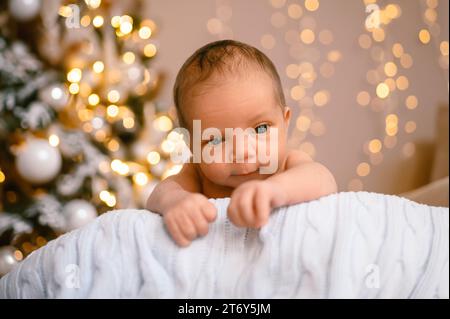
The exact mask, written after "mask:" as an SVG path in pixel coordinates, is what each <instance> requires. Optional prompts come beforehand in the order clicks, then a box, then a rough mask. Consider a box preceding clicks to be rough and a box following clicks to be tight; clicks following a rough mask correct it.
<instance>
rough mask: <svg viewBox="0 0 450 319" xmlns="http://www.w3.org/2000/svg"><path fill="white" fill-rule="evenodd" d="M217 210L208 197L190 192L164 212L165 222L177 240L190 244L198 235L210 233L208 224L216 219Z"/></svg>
mask: <svg viewBox="0 0 450 319" xmlns="http://www.w3.org/2000/svg"><path fill="white" fill-rule="evenodd" d="M216 216H217V210H216V207H215V206H214V204H213V203H211V202H209V201H208V198H206V196H204V195H202V194H198V193H188V194H187V195H186V196H184V197H183V198H182V199H181V200H179V201H177V203H176V204H174V205H173V206H172V207H170V209H169V210H167V212H165V213H164V214H163V219H164V223H165V224H166V227H167V229H168V231H169V233H170V235H171V236H172V238H173V239H174V240H175V242H176V243H177V244H178V245H179V246H182V247H185V246H189V244H190V243H191V241H193V240H194V239H195V238H197V237H198V236H205V235H206V234H207V233H208V228H209V226H208V224H209V223H211V222H213V221H214V220H215V219H216Z"/></svg>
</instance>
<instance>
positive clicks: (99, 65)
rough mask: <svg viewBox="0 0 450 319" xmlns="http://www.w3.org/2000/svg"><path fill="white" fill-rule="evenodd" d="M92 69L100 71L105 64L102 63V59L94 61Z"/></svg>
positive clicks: (96, 71)
mask: <svg viewBox="0 0 450 319" xmlns="http://www.w3.org/2000/svg"><path fill="white" fill-rule="evenodd" d="M92 69H93V70H94V72H95V73H101V72H103V70H104V69H105V65H104V64H103V62H102V61H95V62H94V64H93V65H92Z"/></svg>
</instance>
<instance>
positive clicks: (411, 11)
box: [146, 0, 448, 194]
mask: <svg viewBox="0 0 450 319" xmlns="http://www.w3.org/2000/svg"><path fill="white" fill-rule="evenodd" d="M392 2H394V3H396V4H398V5H400V7H401V9H402V15H401V16H400V18H398V19H395V20H393V21H392V22H391V23H390V24H389V25H388V26H387V29H386V30H387V32H386V38H385V40H384V41H383V42H381V43H378V44H377V45H378V46H379V47H380V48H381V49H383V50H385V52H386V54H387V55H386V59H385V62H387V61H390V60H393V57H392V56H391V55H392V54H391V47H392V45H393V44H394V43H395V42H400V43H401V44H402V45H403V47H404V48H405V51H406V52H407V53H409V54H410V55H411V56H412V58H413V61H414V64H413V66H412V68H410V69H403V68H402V67H400V66H399V73H398V75H405V76H407V77H408V79H409V83H410V86H409V89H408V90H406V91H403V92H400V91H398V90H397V91H396V92H394V93H393V94H392V96H391V99H389V100H388V101H387V102H386V103H385V106H384V109H383V110H382V111H380V112H375V111H373V110H372V109H371V107H370V106H365V107H362V106H360V105H358V104H357V102H356V95H357V93H358V92H359V91H362V90H366V91H368V92H370V94H371V95H372V96H373V95H374V94H375V87H376V86H375V85H371V84H369V83H368V82H367V80H366V72H367V71H368V70H369V69H371V68H372V69H373V68H376V67H377V65H379V64H380V63H378V62H375V61H374V60H373V59H372V58H371V53H370V50H371V49H369V50H366V49H363V48H361V47H360V46H359V45H358V37H359V36H360V35H361V34H362V33H367V32H366V31H365V29H364V21H365V19H366V16H367V14H366V13H365V6H364V2H363V1H362V0H320V7H319V9H318V10H317V11H315V12H307V11H306V10H305V9H304V6H303V5H304V1H293V0H289V1H287V2H286V4H285V5H284V6H283V7H282V8H279V9H276V8H274V7H273V6H272V5H271V2H270V0H264V1H262V0H261V1H258V0H246V1H237V0H234V1H217V2H216V1H212V0H190V1H174V0H173V1H167V0H147V3H146V5H147V8H146V15H147V16H148V17H150V18H152V19H154V20H155V22H156V23H157V25H158V26H159V28H160V29H159V33H158V34H157V35H156V37H155V40H156V41H157V43H158V45H159V54H158V55H157V57H156V58H155V60H154V64H153V66H154V67H155V69H157V70H159V71H162V72H164V73H165V74H166V82H165V84H164V87H163V90H162V92H161V94H160V96H159V99H158V100H159V102H161V103H163V104H166V105H170V104H171V103H172V96H171V90H172V85H173V81H174V78H175V76H176V73H177V71H178V69H179V67H180V66H181V64H182V63H183V62H184V60H185V59H186V58H187V57H188V56H189V55H190V54H191V53H192V52H193V51H194V50H195V49H197V48H198V47H200V46H201V45H203V44H205V43H207V42H210V41H214V40H217V39H219V38H220V36H218V35H213V34H210V33H209V32H208V29H207V21H208V20H209V19H211V18H214V17H216V7H217V6H218V4H219V5H220V4H223V5H228V6H231V8H232V17H231V19H230V20H228V21H227V23H226V25H227V26H228V27H230V29H231V30H232V32H233V38H234V39H236V40H240V41H243V42H247V43H249V44H252V45H254V46H256V47H258V48H260V49H261V50H262V51H263V52H265V53H266V54H267V55H268V56H269V57H270V58H271V59H272V60H273V61H274V63H275V65H276V66H277V68H278V70H279V72H280V75H281V78H282V82H283V85H284V87H285V90H286V93H287V94H286V97H287V100H288V103H289V105H290V106H291V107H292V109H293V111H294V114H293V115H294V116H293V122H291V132H292V134H293V135H295V134H296V132H295V131H296V130H297V129H296V128H295V119H296V118H297V116H298V115H299V114H300V111H301V110H302V109H305V108H304V107H303V108H302V107H300V106H299V102H298V101H294V100H293V99H292V98H291V97H290V94H289V91H290V89H291V88H292V87H293V86H294V85H296V82H297V80H293V79H290V78H288V76H287V75H286V71H285V69H286V66H287V65H289V64H291V63H297V64H298V63H301V62H302V61H304V60H305V58H301V59H299V58H294V57H292V56H291V55H290V48H291V45H290V44H288V43H287V42H286V41H285V33H286V32H287V31H288V30H297V31H301V30H302V27H301V26H302V24H303V25H304V24H306V25H309V24H311V23H312V22H313V24H314V23H315V26H313V27H314V31H315V33H316V41H315V42H314V43H313V44H312V45H309V46H308V45H305V46H304V48H303V49H304V50H305V51H302V52H304V53H305V52H308V48H309V49H311V48H313V49H316V50H317V51H316V52H314V51H312V52H310V53H312V56H311V57H310V59H311V61H310V62H311V63H313V65H314V67H315V69H316V73H317V74H318V77H317V79H316V81H315V82H314V85H313V86H312V88H311V89H308V90H306V96H309V97H312V96H313V95H314V93H315V92H316V91H318V90H327V91H329V92H330V101H329V103H328V104H327V105H325V106H323V107H317V106H313V107H312V111H313V114H314V118H315V119H317V120H319V121H321V122H322V123H323V124H324V125H325V127H326V132H325V134H324V135H323V136H313V135H311V134H307V135H306V136H305V137H304V139H303V140H301V141H295V140H292V141H293V142H294V144H295V145H296V146H297V147H298V146H299V145H300V144H301V143H303V142H305V141H306V142H310V143H312V144H313V145H314V147H315V159H316V160H317V161H319V162H321V163H323V164H324V165H326V166H327V167H328V168H329V169H330V170H331V171H332V172H334V174H335V176H336V179H337V181H338V185H339V188H340V190H341V191H345V190H348V189H349V188H348V184H349V181H350V180H352V179H354V178H358V176H357V174H356V166H357V165H358V164H359V163H360V162H365V161H367V162H370V159H369V157H368V155H367V154H366V153H365V152H364V151H363V144H364V143H365V142H367V141H369V140H371V139H373V138H380V139H381V140H383V137H384V123H385V117H386V115H387V114H389V113H395V114H397V116H398V118H399V133H398V135H397V136H398V142H397V146H396V147H395V148H393V149H387V148H385V147H383V149H382V154H383V161H382V162H381V163H380V164H378V165H371V172H370V174H369V175H368V176H366V177H362V178H359V179H360V181H361V182H362V183H363V189H364V190H367V191H374V192H381V193H391V194H393V193H400V192H403V191H406V190H408V189H410V188H413V187H415V186H418V184H422V183H423V182H424V177H423V176H421V175H423V174H425V173H426V170H427V169H426V168H424V167H423V166H422V167H421V168H418V167H417V165H419V164H420V163H419V162H420V161H419V160H418V158H419V159H420V158H421V157H420V156H415V155H413V156H412V157H409V158H407V157H405V156H404V155H403V153H402V148H403V145H404V144H405V143H408V142H416V141H417V142H419V143H422V142H425V143H429V142H431V141H432V139H433V136H434V130H435V125H434V123H435V122H434V121H435V114H436V110H437V107H438V105H439V104H442V103H445V104H448V74H447V70H444V69H443V68H441V67H440V66H439V64H438V62H437V59H438V57H439V54H440V53H439V47H438V46H437V45H436V43H435V42H434V41H435V38H433V40H432V41H431V42H430V43H429V44H427V45H424V44H422V43H420V41H419V40H418V36H417V34H418V32H419V30H420V29H421V28H423V27H425V24H424V21H423V19H422V14H423V12H424V7H426V4H425V1H420V0H397V1H392ZM293 3H300V4H301V5H302V7H303V11H304V12H303V16H302V19H300V20H293V19H291V18H289V17H288V16H287V7H288V6H289V5H290V4H293ZM378 3H379V4H380V6H381V7H384V6H385V5H387V4H388V3H390V2H388V1H378ZM275 12H280V13H282V14H283V15H284V16H285V17H286V19H287V23H286V25H285V26H284V27H282V28H276V27H274V26H273V25H272V24H271V16H272V14H273V13H275ZM305 16H308V18H305ZM311 18H313V19H314V21H312V22H311ZM438 23H439V24H440V25H441V33H440V35H439V38H436V41H442V40H446V41H448V1H444V0H441V1H440V5H439V7H438ZM323 29H329V30H331V32H332V34H333V38H334V41H333V42H332V44H331V45H322V44H321V43H319V41H318V40H317V34H318V33H319V32H320V31H321V30H323ZM264 34H270V35H272V36H273V38H274V39H275V46H274V47H273V48H272V49H265V48H264V47H263V46H262V44H261V37H262V36H263V35H264ZM224 36H226V35H224ZM373 45H374V44H373ZM330 50H339V52H340V53H341V55H342V59H341V60H340V61H339V62H337V63H333V65H334V67H335V73H334V75H333V76H332V77H331V78H329V79H327V78H324V77H323V76H321V74H320V72H319V71H318V70H319V68H320V66H321V65H322V63H323V62H325V61H326V59H327V53H328V52H329V51H330ZM317 53H318V55H317ZM306 54H307V53H306ZM307 59H308V57H307V58H306V60H307ZM316 60H317V61H316ZM395 61H398V60H395ZM397 65H399V63H397ZM398 75H397V76H398ZM408 95H415V96H417V98H418V100H419V106H418V107H417V108H416V109H414V110H409V109H407V108H406V107H405V103H404V100H405V98H406V97H407V96H408ZM407 121H414V122H415V123H416V124H417V130H416V131H415V132H414V133H412V134H407V133H405V131H404V125H405V123H406V122H407ZM297 133H298V130H297ZM297 136H298V134H297ZM416 149H417V150H418V152H416V155H417V154H419V155H420V154H421V151H420V150H421V149H422V148H421V147H420V145H419V147H418V148H416ZM425 149H426V148H425ZM426 154H427V153H426ZM422 161H423V163H422V164H420V165H425V167H426V166H427V164H428V163H429V161H430V159H427V157H426V156H425V157H424V158H423V159H422Z"/></svg>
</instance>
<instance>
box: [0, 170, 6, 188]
mask: <svg viewBox="0 0 450 319" xmlns="http://www.w3.org/2000/svg"><path fill="white" fill-rule="evenodd" d="M5 180H6V176H5V174H4V173H3V172H2V170H1V169H0V184H1V183H3V182H4V181H5Z"/></svg>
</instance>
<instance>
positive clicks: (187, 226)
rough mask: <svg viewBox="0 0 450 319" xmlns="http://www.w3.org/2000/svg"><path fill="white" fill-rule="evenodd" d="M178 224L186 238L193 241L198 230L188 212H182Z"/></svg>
mask: <svg viewBox="0 0 450 319" xmlns="http://www.w3.org/2000/svg"><path fill="white" fill-rule="evenodd" d="M177 225H178V227H179V229H180V230H181V232H182V233H183V235H184V237H185V238H186V239H188V240H190V241H192V240H194V239H195V238H196V237H197V230H196V229H195V226H194V223H193V222H192V220H191V218H190V217H189V216H188V214H180V215H179V218H178V220H177Z"/></svg>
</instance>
